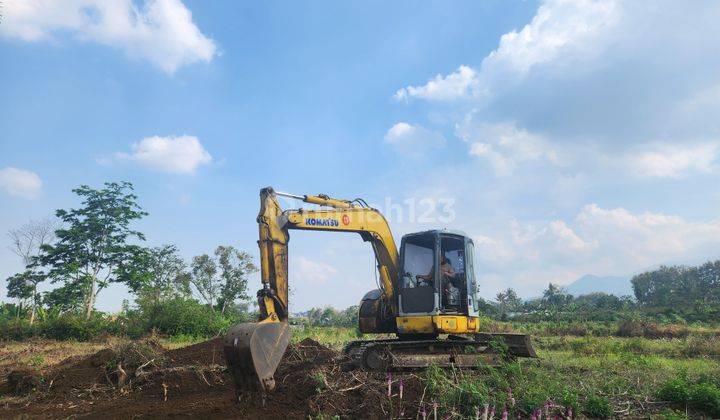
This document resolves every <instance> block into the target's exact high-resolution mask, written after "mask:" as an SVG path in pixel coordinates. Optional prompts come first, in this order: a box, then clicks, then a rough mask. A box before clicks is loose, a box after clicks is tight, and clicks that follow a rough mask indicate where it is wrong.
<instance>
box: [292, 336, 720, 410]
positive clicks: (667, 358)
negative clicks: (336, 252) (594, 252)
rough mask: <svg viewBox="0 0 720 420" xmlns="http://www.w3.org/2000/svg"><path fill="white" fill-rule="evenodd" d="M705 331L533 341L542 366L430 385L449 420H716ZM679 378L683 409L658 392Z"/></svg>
mask: <svg viewBox="0 0 720 420" xmlns="http://www.w3.org/2000/svg"><path fill="white" fill-rule="evenodd" d="M537 328H538V327H537V326H535V325H528V326H525V327H524V328H523V329H524V330H526V331H528V330H532V329H537ZM602 328H606V329H607V330H608V331H609V330H611V329H615V328H616V324H614V323H612V324H608V325H606V326H604V327H603V326H601V325H599V324H598V325H595V326H591V329H594V330H595V331H600V330H602ZM702 328H705V327H701V326H693V327H691V331H692V333H691V334H690V336H689V337H687V338H682V339H648V338H642V337H633V338H620V337H612V336H595V335H587V336H584V337H577V336H551V335H546V334H539V335H533V342H534V345H535V347H536V349H537V350H538V355H539V358H538V359H520V360H518V361H517V362H512V363H508V364H506V365H504V366H501V367H499V368H491V367H485V368H483V369H481V370H474V371H448V370H444V369H440V368H437V367H431V368H429V369H427V371H426V372H425V374H424V379H425V384H426V387H427V393H428V395H429V396H430V398H431V399H433V400H435V401H437V402H438V404H439V405H440V411H441V412H442V413H443V417H445V416H447V415H450V416H451V417H455V418H468V417H474V415H475V413H476V410H480V411H481V412H482V410H483V408H484V405H485V404H487V405H488V406H489V407H494V409H495V410H496V411H497V413H498V415H497V416H496V417H500V413H501V412H502V410H503V408H506V409H507V410H508V412H509V415H510V417H511V418H517V417H518V416H520V417H523V418H527V417H530V416H531V415H532V413H533V412H534V411H537V410H540V411H543V412H544V410H546V409H547V410H548V411H549V412H551V415H553V413H554V415H556V416H561V415H567V414H568V412H569V411H572V413H573V415H578V414H582V415H584V416H587V417H592V418H604V417H616V416H630V417H633V416H634V417H638V416H641V417H643V416H644V417H649V416H654V417H653V418H667V419H683V418H686V416H685V409H686V407H687V408H688V409H689V410H690V414H691V415H690V417H698V416H703V415H704V416H709V417H713V416H715V417H717V416H718V414H715V411H714V410H716V409H720V406H718V404H720V402H718V401H719V400H718V398H719V397H718V392H716V391H717V390H718V387H720V379H718V378H720V356H719V355H720V338H719V337H718V336H717V335H715V334H714V332H713V331H715V330H713V329H710V328H708V329H705V330H702ZM515 329H516V330H518V329H520V328H515ZM520 330H522V329H520ZM306 337H310V338H312V339H314V340H317V341H319V342H320V343H323V344H325V345H327V346H329V347H332V348H335V349H339V348H342V346H343V345H344V344H345V343H346V342H348V341H351V340H355V339H357V334H356V333H355V330H353V329H350V328H310V329H307V330H303V331H294V337H293V340H294V341H296V342H297V341H300V340H302V339H304V338H306ZM368 338H370V337H366V336H364V337H363V339H368ZM678 377H683V378H687V379H686V380H687V384H686V386H685V388H683V389H684V390H685V391H686V394H687V397H684V398H686V400H685V402H684V403H683V402H682V400H678V401H680V402H678V401H676V400H670V399H665V398H660V396H659V395H660V394H659V392H660V390H662V389H664V388H663V387H666V386H667V385H666V384H668V383H671V384H672V382H671V381H672V380H673V379H675V378H678ZM713 381H716V382H713ZM691 395H692V398H691ZM546 407H548V408H546ZM693 413H694V414H693ZM543 417H545V415H543Z"/></svg>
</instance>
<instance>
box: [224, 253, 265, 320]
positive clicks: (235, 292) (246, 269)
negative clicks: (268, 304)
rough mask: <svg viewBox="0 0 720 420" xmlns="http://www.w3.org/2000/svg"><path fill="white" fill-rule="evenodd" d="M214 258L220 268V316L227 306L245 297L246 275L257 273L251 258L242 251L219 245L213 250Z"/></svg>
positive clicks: (246, 296)
mask: <svg viewBox="0 0 720 420" xmlns="http://www.w3.org/2000/svg"><path fill="white" fill-rule="evenodd" d="M215 256H216V257H217V259H218V265H219V266H220V278H221V279H222V286H221V288H220V299H219V300H218V303H219V305H220V314H221V315H222V314H224V313H225V310H226V309H227V308H228V306H230V305H232V304H233V303H234V302H235V301H236V300H238V299H241V300H245V299H247V298H248V295H247V282H248V275H250V274H252V273H254V272H256V271H257V267H255V264H253V261H252V257H251V256H250V255H249V254H248V253H246V252H243V251H238V250H237V249H235V248H234V247H232V246H223V245H220V246H219V247H217V249H215Z"/></svg>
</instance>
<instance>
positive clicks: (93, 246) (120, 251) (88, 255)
mask: <svg viewBox="0 0 720 420" xmlns="http://www.w3.org/2000/svg"><path fill="white" fill-rule="evenodd" d="M132 190H133V187H132V184H131V183H129V182H119V183H116V182H111V183H105V188H102V189H99V190H96V189H93V188H90V187H88V186H87V185H82V186H80V187H79V188H76V189H74V190H73V192H74V193H75V194H77V195H78V196H79V197H81V198H82V207H80V208H78V209H70V210H58V211H56V212H55V215H56V216H57V217H58V218H59V219H60V220H62V222H63V223H64V224H65V227H64V228H61V229H58V230H57V231H56V232H55V234H56V235H57V242H56V244H55V245H47V244H46V245H44V246H43V247H42V251H43V253H42V255H41V258H40V259H41V261H42V263H43V264H44V265H47V266H48V267H50V271H49V275H50V277H51V278H52V281H53V282H57V281H62V282H64V283H65V285H64V287H65V288H66V292H67V293H66V295H78V294H80V295H82V296H83V304H84V307H85V317H86V318H90V316H91V315H92V312H93V310H94V306H95V301H96V299H97V296H98V294H99V293H100V291H101V290H102V289H104V288H105V287H107V286H108V284H109V283H111V282H129V281H130V277H131V276H132V275H133V274H135V273H134V272H133V271H129V270H128V268H129V267H131V264H130V262H132V261H134V260H135V259H136V256H137V255H138V253H140V252H142V248H141V247H140V246H138V245H133V244H130V243H129V241H131V240H133V239H136V240H145V236H144V235H143V234H142V233H140V232H139V231H136V230H133V229H131V228H130V224H131V223H132V222H133V221H135V220H138V219H141V218H142V217H144V216H146V215H147V213H145V212H144V211H142V209H141V208H140V206H139V205H138V204H137V201H136V200H137V196H135V195H134V194H132V192H131V191H132Z"/></svg>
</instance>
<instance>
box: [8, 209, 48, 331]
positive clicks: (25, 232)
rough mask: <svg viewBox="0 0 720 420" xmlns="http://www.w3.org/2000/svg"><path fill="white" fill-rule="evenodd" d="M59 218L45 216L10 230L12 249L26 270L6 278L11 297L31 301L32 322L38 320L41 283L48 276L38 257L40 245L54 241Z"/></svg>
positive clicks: (21, 300) (20, 300)
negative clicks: (39, 286) (36, 318)
mask: <svg viewBox="0 0 720 420" xmlns="http://www.w3.org/2000/svg"><path fill="white" fill-rule="evenodd" d="M57 228H58V223H57V220H55V219H52V218H46V219H42V220H31V221H30V222H29V223H27V224H25V225H23V226H21V227H19V228H17V229H11V230H9V231H8V237H9V238H10V243H11V245H10V247H9V248H10V250H11V251H12V252H13V253H14V254H15V255H17V256H18V257H20V259H21V260H22V263H23V265H24V266H25V270H24V271H23V272H22V273H18V274H15V275H14V276H12V277H10V278H8V279H7V287H8V297H13V298H16V299H18V301H19V302H20V303H21V304H22V302H26V301H27V302H29V303H30V325H32V324H33V323H34V322H35V315H36V313H37V308H38V306H39V305H40V302H41V299H40V294H39V293H38V290H37V289H38V285H39V284H40V283H41V282H43V281H45V279H46V276H45V275H44V273H43V272H42V271H41V268H42V267H40V263H39V262H38V259H37V256H38V254H39V252H40V248H41V247H42V246H44V245H46V244H49V243H51V242H52V241H54V240H55V229H57Z"/></svg>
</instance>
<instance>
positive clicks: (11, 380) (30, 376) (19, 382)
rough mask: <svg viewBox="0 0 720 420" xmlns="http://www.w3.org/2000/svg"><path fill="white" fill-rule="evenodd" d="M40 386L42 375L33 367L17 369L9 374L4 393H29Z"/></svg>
mask: <svg viewBox="0 0 720 420" xmlns="http://www.w3.org/2000/svg"><path fill="white" fill-rule="evenodd" d="M39 386H40V375H39V373H38V372H37V371H35V370H33V369H16V370H12V371H10V373H8V375H7V381H6V384H5V386H4V387H3V390H2V391H3V393H12V394H15V395H27V394H29V393H30V392H32V391H34V390H35V389H37V388H38V387H39Z"/></svg>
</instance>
